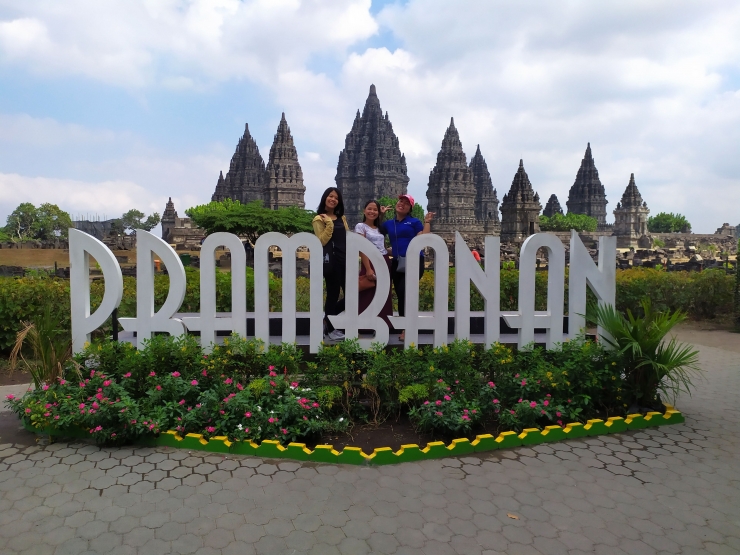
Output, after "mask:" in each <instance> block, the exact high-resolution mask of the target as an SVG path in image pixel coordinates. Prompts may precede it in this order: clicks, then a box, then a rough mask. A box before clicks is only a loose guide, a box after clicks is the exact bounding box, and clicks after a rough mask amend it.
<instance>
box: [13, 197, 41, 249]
mask: <svg viewBox="0 0 740 555" xmlns="http://www.w3.org/2000/svg"><path fill="white" fill-rule="evenodd" d="M37 217H38V215H37V213H36V207H35V206H34V205H33V204H31V203H30V202H23V203H21V204H19V205H18V207H17V208H16V209H15V210H13V211H12V212H11V213H10V216H8V219H7V225H6V226H5V230H6V232H7V233H8V235H10V236H11V237H13V240H14V241H28V240H29V239H33V235H34V233H35V231H36V226H37Z"/></svg>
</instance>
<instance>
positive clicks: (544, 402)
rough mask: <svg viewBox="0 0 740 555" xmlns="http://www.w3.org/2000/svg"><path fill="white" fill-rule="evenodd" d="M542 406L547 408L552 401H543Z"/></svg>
mask: <svg viewBox="0 0 740 555" xmlns="http://www.w3.org/2000/svg"><path fill="white" fill-rule="evenodd" d="M542 404H543V405H545V406H547V405H549V404H550V401H548V400H544V401H542Z"/></svg>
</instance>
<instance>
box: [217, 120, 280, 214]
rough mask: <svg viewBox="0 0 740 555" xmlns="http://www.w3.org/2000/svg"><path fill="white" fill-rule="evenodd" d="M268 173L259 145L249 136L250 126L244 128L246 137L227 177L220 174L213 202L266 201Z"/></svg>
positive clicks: (242, 139) (237, 147)
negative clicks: (225, 200) (230, 200)
mask: <svg viewBox="0 0 740 555" xmlns="http://www.w3.org/2000/svg"><path fill="white" fill-rule="evenodd" d="M266 179H267V173H266V171H265V161H264V160H263V159H262V156H261V155H260V152H259V149H258V148H257V143H256V142H255V141H254V139H253V138H252V135H250V134H249V124H247V125H245V126H244V135H243V136H242V138H241V139H239V143H238V144H237V145H236V151H235V152H234V155H233V156H232V157H231V165H230V166H229V171H228V172H227V173H226V177H224V176H223V172H222V173H220V174H219V177H218V182H217V184H216V191H215V192H214V193H213V196H212V197H211V200H224V199H227V198H230V199H232V200H238V201H239V202H241V203H242V204H246V203H248V202H252V201H253V200H261V201H264V194H265V185H266Z"/></svg>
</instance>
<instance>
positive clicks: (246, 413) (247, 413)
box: [244, 412, 252, 418]
mask: <svg viewBox="0 0 740 555" xmlns="http://www.w3.org/2000/svg"><path fill="white" fill-rule="evenodd" d="M244 416H246V417H247V418H252V413H251V412H245V413H244Z"/></svg>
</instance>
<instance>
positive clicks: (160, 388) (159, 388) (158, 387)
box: [154, 385, 162, 391]
mask: <svg viewBox="0 0 740 555" xmlns="http://www.w3.org/2000/svg"><path fill="white" fill-rule="evenodd" d="M154 389H156V390H157V391H162V386H161V385H158V386H157V387H155V388H154Z"/></svg>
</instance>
